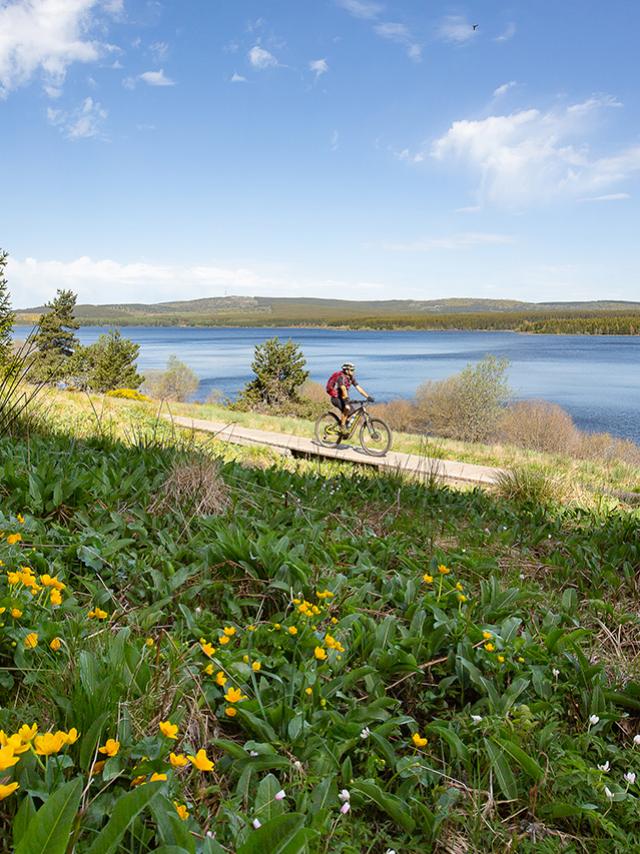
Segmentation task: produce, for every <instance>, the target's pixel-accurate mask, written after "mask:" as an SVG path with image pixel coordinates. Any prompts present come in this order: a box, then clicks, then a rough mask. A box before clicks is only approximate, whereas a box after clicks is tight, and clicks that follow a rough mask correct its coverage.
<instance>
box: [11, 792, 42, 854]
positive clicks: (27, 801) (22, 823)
mask: <svg viewBox="0 0 640 854" xmlns="http://www.w3.org/2000/svg"><path fill="white" fill-rule="evenodd" d="M35 814H36V808H35V806H34V804H33V799H32V797H31V795H27V796H26V798H24V800H23V801H22V803H21V804H20V809H19V810H18V812H17V813H16V814H15V818H14V819H13V847H14V848H16V847H17V846H18V843H19V842H20V840H21V839H22V837H23V836H24V835H25V833H26V832H27V828H28V827H29V824H30V823H31V819H32V818H33V817H34V815H35Z"/></svg>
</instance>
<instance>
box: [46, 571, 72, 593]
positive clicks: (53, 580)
mask: <svg viewBox="0 0 640 854" xmlns="http://www.w3.org/2000/svg"><path fill="white" fill-rule="evenodd" d="M40 584H42V586H43V587H54V588H55V589H56V590H58V591H60V590H64V589H65V587H66V584H63V583H62V582H61V581H58V578H57V576H55V575H49V574H48V573H45V574H44V575H41V576H40Z"/></svg>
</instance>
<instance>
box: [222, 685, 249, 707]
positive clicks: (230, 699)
mask: <svg viewBox="0 0 640 854" xmlns="http://www.w3.org/2000/svg"><path fill="white" fill-rule="evenodd" d="M224 698H225V700H226V701H227V703H239V702H240V701H241V700H246V699H247V695H246V694H243V693H242V691H241V690H240V688H229V690H228V691H227V693H226V694H225V695H224Z"/></svg>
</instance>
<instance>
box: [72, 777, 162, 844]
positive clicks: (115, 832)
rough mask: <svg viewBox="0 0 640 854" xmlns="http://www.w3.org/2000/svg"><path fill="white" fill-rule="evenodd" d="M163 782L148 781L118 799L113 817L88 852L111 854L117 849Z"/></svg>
mask: <svg viewBox="0 0 640 854" xmlns="http://www.w3.org/2000/svg"><path fill="white" fill-rule="evenodd" d="M161 787H162V783H146V784H145V785H144V786H139V787H138V788H137V789H134V790H133V791H132V792H127V793H126V794H125V795H121V796H120V797H119V798H118V800H117V801H116V804H115V806H114V807H113V810H112V811H111V818H110V819H109V821H108V822H107V824H106V826H105V827H104V828H103V829H102V830H101V831H100V833H99V834H98V836H97V837H96V838H95V839H94V841H93V844H92V845H91V847H90V848H89V850H88V852H87V854H111V852H112V851H115V850H116V849H117V846H118V844H119V843H120V840H121V839H122V837H123V836H124V834H125V832H126V830H127V828H128V827H129V825H130V824H131V823H132V822H133V821H134V819H135V818H136V816H137V815H138V814H139V813H140V812H142V810H143V809H144V808H145V807H146V806H147V804H148V803H149V802H150V801H151V800H153V798H155V797H156V795H158V793H159V791H160V788H161Z"/></svg>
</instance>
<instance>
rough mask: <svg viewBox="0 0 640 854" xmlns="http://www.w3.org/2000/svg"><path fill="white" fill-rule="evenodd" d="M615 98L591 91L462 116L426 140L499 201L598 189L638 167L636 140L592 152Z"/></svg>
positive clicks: (535, 200)
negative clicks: (573, 98)
mask: <svg viewBox="0 0 640 854" xmlns="http://www.w3.org/2000/svg"><path fill="white" fill-rule="evenodd" d="M619 106H620V103H619V101H617V100H616V99H615V98H612V97H611V96H608V95H595V96H593V97H591V98H589V99H587V100H586V101H582V102H578V103H575V104H571V105H569V106H567V107H564V108H562V109H552V110H548V111H542V110H538V109H528V110H520V111H518V112H514V113H510V114H509V115H496V116H489V117H488V118H486V119H479V120H473V119H471V120H470V119H463V120H460V121H456V122H454V123H453V124H452V125H451V127H450V128H449V130H448V131H447V132H446V133H445V134H444V135H443V136H441V137H440V138H439V139H437V140H436V141H435V142H434V143H433V144H432V146H431V149H430V154H431V156H432V157H433V158H434V159H435V160H437V161H440V162H442V163H444V162H448V161H455V162H458V163H463V164H464V165H466V166H467V167H468V168H469V170H470V172H471V174H472V175H476V176H477V180H478V182H479V185H478V192H479V193H480V196H481V197H482V198H483V199H484V200H485V201H488V202H492V203H494V204H497V205H502V206H506V207H516V208H517V207H522V206H527V205H531V204H540V203H547V202H550V201H552V200H553V199H560V198H580V197H584V196H586V195H590V194H594V193H595V194H596V195H601V193H598V191H603V190H606V189H607V188H609V187H612V186H614V185H615V184H617V183H620V182H621V181H624V180H626V179H628V178H629V177H631V176H632V175H634V174H637V173H639V172H640V145H633V146H630V147H628V148H626V149H623V150H621V151H619V152H617V153H613V154H610V155H607V156H595V155H593V154H592V153H591V150H590V147H589V135H590V133H591V132H592V131H593V130H594V129H595V126H596V124H597V123H598V122H599V121H600V120H601V115H602V112H603V111H604V110H606V109H610V108H612V107H619Z"/></svg>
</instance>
